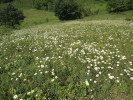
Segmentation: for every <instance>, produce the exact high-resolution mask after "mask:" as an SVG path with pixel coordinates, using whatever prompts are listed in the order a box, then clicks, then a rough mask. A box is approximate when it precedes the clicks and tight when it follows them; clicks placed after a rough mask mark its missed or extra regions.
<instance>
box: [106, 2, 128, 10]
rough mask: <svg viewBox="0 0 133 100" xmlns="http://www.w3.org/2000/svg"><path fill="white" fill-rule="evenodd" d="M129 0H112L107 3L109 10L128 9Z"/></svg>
mask: <svg viewBox="0 0 133 100" xmlns="http://www.w3.org/2000/svg"><path fill="white" fill-rule="evenodd" d="M127 4H128V0H110V1H108V4H107V9H108V11H109V12H121V11H126V10H128V6H127Z"/></svg>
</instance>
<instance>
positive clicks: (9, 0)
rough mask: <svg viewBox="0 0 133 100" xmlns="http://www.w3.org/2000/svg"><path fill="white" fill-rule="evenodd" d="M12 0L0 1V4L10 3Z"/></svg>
mask: <svg viewBox="0 0 133 100" xmlns="http://www.w3.org/2000/svg"><path fill="white" fill-rule="evenodd" d="M12 1H13V0H0V3H8V2H12Z"/></svg>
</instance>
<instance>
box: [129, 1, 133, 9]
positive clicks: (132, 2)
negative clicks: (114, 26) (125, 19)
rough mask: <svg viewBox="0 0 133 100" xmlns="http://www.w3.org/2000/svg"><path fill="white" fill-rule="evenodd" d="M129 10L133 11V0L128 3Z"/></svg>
mask: <svg viewBox="0 0 133 100" xmlns="http://www.w3.org/2000/svg"><path fill="white" fill-rule="evenodd" d="M128 9H129V10H133V0H129V2H128Z"/></svg>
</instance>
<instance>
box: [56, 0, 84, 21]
mask: <svg viewBox="0 0 133 100" xmlns="http://www.w3.org/2000/svg"><path fill="white" fill-rule="evenodd" d="M55 15H56V16H57V17H58V18H59V19H60V20H72V19H77V18H81V17H82V10H81V8H80V7H79V5H78V4H77V3H76V2H74V1H70V0H58V2H57V3H56V5H55Z"/></svg>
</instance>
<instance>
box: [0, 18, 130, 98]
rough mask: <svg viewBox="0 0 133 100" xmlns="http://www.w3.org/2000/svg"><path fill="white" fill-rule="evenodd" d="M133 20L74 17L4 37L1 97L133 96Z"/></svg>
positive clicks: (0, 63) (0, 58) (0, 45)
mask: <svg viewBox="0 0 133 100" xmlns="http://www.w3.org/2000/svg"><path fill="white" fill-rule="evenodd" d="M132 44H133V23H132V22H127V21H121V20H114V21H112V20H103V21H96V20H95V21H70V22H64V23H60V24H59V23H57V24H53V25H46V24H42V25H37V26H34V27H31V28H28V29H22V30H16V31H14V32H13V33H12V34H11V35H8V36H5V37H1V42H0V48H1V49H0V89H1V91H0V99H1V100H9V99H10V100H12V99H13V98H17V99H26V100H31V99H38V100H43V99H50V100H60V99H61V100H62V99H68V100H73V99H76V100H88V99H93V98H94V99H95V100H104V99H107V100H112V99H125V100H127V99H128V100H132V97H133V94H132V92H133V88H132V87H133V84H132V81H133V73H132V71H133V64H132V63H133V62H132V61H133V45H132Z"/></svg>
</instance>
